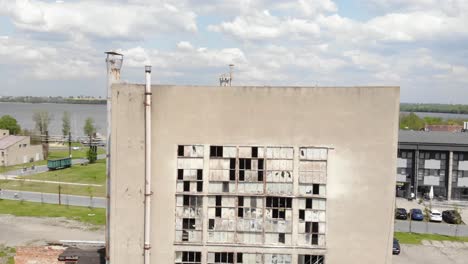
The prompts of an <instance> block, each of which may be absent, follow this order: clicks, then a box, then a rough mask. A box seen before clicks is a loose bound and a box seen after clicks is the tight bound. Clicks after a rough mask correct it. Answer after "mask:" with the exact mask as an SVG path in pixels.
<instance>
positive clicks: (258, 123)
mask: <svg viewBox="0 0 468 264" xmlns="http://www.w3.org/2000/svg"><path fill="white" fill-rule="evenodd" d="M143 97H144V87H143V86H142V85H139V86H138V85H130V84H120V85H114V87H113V92H112V101H113V102H112V107H113V115H112V152H111V153H112V189H111V191H112V194H111V195H112V196H111V198H112V201H111V244H110V245H111V248H110V250H111V261H112V263H113V264H116V263H141V262H142V253H143V200H144V195H143V193H144V125H143V120H144V112H143ZM153 103H154V106H153V111H152V113H153V125H152V129H153V145H152V151H153V168H154V173H153V192H154V195H153V197H152V201H153V206H152V219H153V222H152V224H153V226H152V243H153V244H152V250H151V254H152V260H153V261H152V263H174V251H175V248H176V246H175V245H174V236H175V234H174V225H175V224H174V222H175V216H174V214H175V213H174V212H175V211H174V210H175V188H176V177H177V176H176V173H177V170H176V168H177V167H176V160H177V153H176V150H177V145H178V144H206V145H241V146H242V145H259V146H294V147H300V146H324V147H329V148H332V149H333V150H332V151H330V152H329V161H328V162H329V166H328V182H327V238H326V243H327V246H326V249H325V250H320V251H314V250H310V249H308V248H301V247H297V246H291V247H285V246H282V247H280V246H278V247H275V246H270V247H268V248H266V249H264V251H265V252H267V251H268V252H279V251H280V252H284V253H293V254H295V253H299V252H302V253H307V254H313V253H314V252H318V253H323V252H325V253H326V263H327V264H341V263H372V264H375V263H391V247H392V234H393V207H394V191H395V190H394V185H395V168H396V155H395V153H396V151H397V129H398V110H399V88H398V87H385V88H383V87H348V88H331V87H326V88H322V87H318V88H297V87H283V88H279V87H274V88H272V87H177V86H153ZM204 180H207V179H206V178H204ZM294 210H296V209H294ZM177 248H185V249H197V250H201V251H205V250H206V248H200V247H198V246H193V247H186V246H183V247H181V246H177ZM223 248H224V249H225V248H226V247H224V246H222V245H219V246H218V247H217V248H216V249H219V250H221V249H223ZM228 249H229V250H230V251H233V250H234V251H237V250H239V252H252V251H259V249H258V247H251V248H246V247H236V246H229V248H228ZM203 260H204V261H205V260H206V255H205V256H203ZM295 261H297V259H293V263H296V262H295ZM203 263H205V262H203Z"/></svg>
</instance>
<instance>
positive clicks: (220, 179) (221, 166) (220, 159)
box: [209, 146, 237, 193]
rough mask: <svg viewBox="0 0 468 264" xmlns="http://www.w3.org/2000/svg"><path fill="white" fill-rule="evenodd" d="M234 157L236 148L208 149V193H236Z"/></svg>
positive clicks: (213, 147)
mask: <svg viewBox="0 0 468 264" xmlns="http://www.w3.org/2000/svg"><path fill="white" fill-rule="evenodd" d="M236 156H237V148H236V147H230V146H211V147H210V165H209V167H210V171H209V192H210V193H231V192H235V191H236V166H237V165H236Z"/></svg>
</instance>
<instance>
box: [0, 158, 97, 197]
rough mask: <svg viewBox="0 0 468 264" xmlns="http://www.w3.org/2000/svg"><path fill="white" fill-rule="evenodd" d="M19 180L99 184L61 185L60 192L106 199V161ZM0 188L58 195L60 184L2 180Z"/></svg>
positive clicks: (74, 166)
mask: <svg viewBox="0 0 468 264" xmlns="http://www.w3.org/2000/svg"><path fill="white" fill-rule="evenodd" d="M18 179H34V180H41V181H57V182H73V183H85V184H97V185H101V186H99V187H97V186H79V185H64V184H60V192H61V193H62V194H73V195H84V196H93V197H105V195H106V186H105V183H106V161H105V160H98V161H97V162H96V163H94V164H88V165H86V166H82V165H73V166H72V167H71V168H67V169H62V170H56V171H48V172H44V173H39V174H36V175H32V176H24V177H18ZM0 188H1V189H9V190H19V191H31V192H43V193H58V191H59V184H56V183H43V182H27V181H18V180H0Z"/></svg>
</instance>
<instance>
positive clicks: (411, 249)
mask: <svg viewBox="0 0 468 264" xmlns="http://www.w3.org/2000/svg"><path fill="white" fill-rule="evenodd" d="M423 242H424V241H423ZM436 242H437V241H436ZM424 244H425V245H401V253H400V255H398V256H396V255H394V256H393V264H466V263H468V261H467V260H468V243H453V242H452V243H450V242H437V243H435V242H432V243H431V242H430V243H424Z"/></svg>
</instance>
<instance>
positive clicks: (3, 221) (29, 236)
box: [0, 215, 105, 247]
mask: <svg viewBox="0 0 468 264" xmlns="http://www.w3.org/2000/svg"><path fill="white" fill-rule="evenodd" d="M104 232H105V229H104V227H98V228H97V227H95V226H91V225H87V224H84V223H81V222H77V221H72V220H68V219H65V218H38V217H16V216H12V215H0V244H4V245H6V246H9V247H13V246H20V245H22V246H25V245H45V244H46V243H47V242H54V241H59V240H89V241H104Z"/></svg>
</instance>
